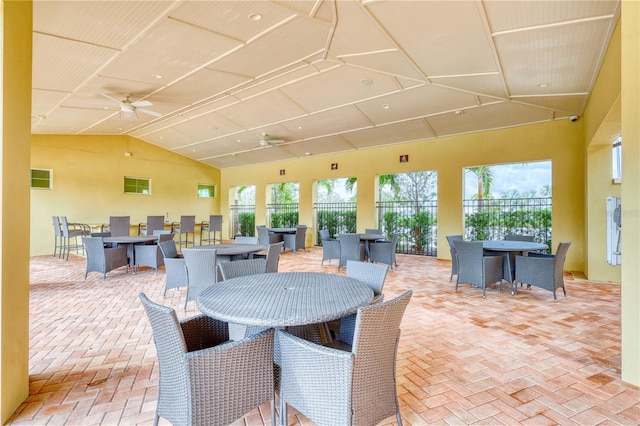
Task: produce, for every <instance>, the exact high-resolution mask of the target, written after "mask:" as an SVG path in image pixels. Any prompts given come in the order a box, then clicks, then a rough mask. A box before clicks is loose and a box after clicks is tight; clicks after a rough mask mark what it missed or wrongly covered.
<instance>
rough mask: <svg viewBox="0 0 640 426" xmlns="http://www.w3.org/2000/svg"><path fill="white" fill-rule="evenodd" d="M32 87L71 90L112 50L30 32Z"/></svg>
mask: <svg viewBox="0 0 640 426" xmlns="http://www.w3.org/2000/svg"><path fill="white" fill-rule="evenodd" d="M33 51H34V55H33V64H32V67H33V71H32V77H31V78H32V85H33V88H34V89H40V90H56V91H60V92H73V91H75V90H76V89H77V88H78V87H81V86H82V85H83V84H84V83H85V81H86V80H88V79H89V78H90V77H91V76H92V75H94V73H95V72H96V71H97V70H99V69H100V68H101V67H102V66H104V64H105V63H106V62H108V61H110V60H111V59H112V58H113V57H114V56H115V55H116V54H117V52H116V51H115V50H113V49H108V48H105V47H100V46H95V45H91V44H87V43H81V42H77V41H72V40H66V39H62V38H57V37H51V36H47V35H43V34H37V33H35V34H33Z"/></svg>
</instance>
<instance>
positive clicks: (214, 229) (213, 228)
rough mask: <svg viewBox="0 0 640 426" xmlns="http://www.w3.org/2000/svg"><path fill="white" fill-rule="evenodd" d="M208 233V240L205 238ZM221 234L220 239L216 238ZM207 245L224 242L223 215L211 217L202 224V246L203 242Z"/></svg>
mask: <svg viewBox="0 0 640 426" xmlns="http://www.w3.org/2000/svg"><path fill="white" fill-rule="evenodd" d="M205 232H206V233H207V236H206V238H205V237H204V235H203V234H204V233H205ZM218 232H219V233H220V237H219V238H216V236H217V235H218ZM211 233H213V237H211ZM203 241H204V242H205V243H213V244H215V243H216V242H218V243H219V242H221V241H222V215H221V214H212V215H210V216H209V220H205V221H202V222H200V245H202V242H203Z"/></svg>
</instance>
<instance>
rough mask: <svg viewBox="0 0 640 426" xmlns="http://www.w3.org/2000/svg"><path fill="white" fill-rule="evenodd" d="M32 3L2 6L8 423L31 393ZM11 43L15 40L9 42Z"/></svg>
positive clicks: (2, 278) (0, 389) (2, 336)
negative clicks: (27, 241)
mask: <svg viewBox="0 0 640 426" xmlns="http://www.w3.org/2000/svg"><path fill="white" fill-rule="evenodd" d="M31 11H32V3H31V2H29V1H25V2H7V1H5V2H1V3H0V25H1V28H2V31H1V33H2V56H1V59H0V61H1V65H2V66H1V67H0V68H1V71H0V72H1V73H2V103H1V104H0V116H1V117H2V119H1V121H0V129H1V130H2V131H1V132H0V133H1V136H0V138H1V139H0V144H1V146H2V154H1V158H2V173H1V174H0V182H1V186H2V201H1V208H0V215H1V218H0V235H1V237H2V244H1V245H0V287H1V296H0V314H1V317H2V323H1V324H0V342H1V343H0V344H1V349H0V382H1V383H2V384H1V385H0V393H1V394H0V412H1V421H2V424H4V423H5V422H6V421H7V419H8V418H9V416H11V414H12V413H13V412H14V411H15V410H16V408H18V406H19V405H20V403H22V401H23V400H24V399H25V398H26V397H27V396H28V394H29V377H28V368H29V364H28V363H29V247H28V244H26V243H25V241H26V240H27V239H28V238H29V198H28V197H25V195H24V194H25V192H26V191H28V182H29V143H28V142H29V135H30V133H31V122H30V117H31V32H32V25H31V15H32V13H31ZM9 40H10V42H9Z"/></svg>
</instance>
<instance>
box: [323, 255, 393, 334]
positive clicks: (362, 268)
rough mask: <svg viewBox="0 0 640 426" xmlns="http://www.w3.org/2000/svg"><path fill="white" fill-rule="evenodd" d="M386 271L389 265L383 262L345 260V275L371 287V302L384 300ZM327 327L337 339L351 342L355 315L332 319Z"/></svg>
mask: <svg viewBox="0 0 640 426" xmlns="http://www.w3.org/2000/svg"><path fill="white" fill-rule="evenodd" d="M388 271H389V267H388V266H387V265H384V264H378V263H370V262H357V261H355V260H349V261H347V272H346V276H347V277H349V278H355V279H356V280H358V281H362V282H363V283H365V284H366V285H368V286H369V287H371V290H373V295H374V296H375V297H374V301H372V302H371V303H379V302H382V301H383V300H384V295H383V294H382V289H383V288H384V281H385V279H386V278H387V272H388ZM328 327H329V330H331V331H332V332H333V334H334V335H335V336H337V337H338V339H340V340H342V341H344V342H349V343H351V341H352V340H353V333H355V328H356V315H355V314H354V315H348V316H346V317H342V318H340V319H339V320H337V321H332V322H330V323H329V324H328Z"/></svg>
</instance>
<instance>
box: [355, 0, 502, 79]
mask: <svg viewBox="0 0 640 426" xmlns="http://www.w3.org/2000/svg"><path fill="white" fill-rule="evenodd" d="M398 3H400V4H401V5H402V6H400V5H399V4H398ZM367 9H368V10H369V11H370V12H371V14H372V15H373V16H375V18H376V19H377V20H378V21H379V22H380V24H381V25H382V26H383V27H384V28H385V29H386V30H387V31H388V32H389V33H391V34H393V37H394V40H395V41H396V42H397V43H398V45H399V46H400V48H401V49H403V50H404V51H405V52H407V54H408V55H409V56H410V57H412V58H413V60H414V61H415V63H416V64H417V65H418V66H419V67H420V69H422V70H423V71H424V73H425V74H426V75H428V76H431V75H433V76H442V75H451V74H454V75H460V74H477V73H487V72H495V71H498V66H497V63H496V61H495V57H494V52H493V47H492V44H491V39H490V37H489V36H488V35H487V33H486V28H485V24H484V20H483V16H482V14H481V13H480V10H479V7H478V2H474V1H402V2H394V1H382V2H372V3H371V5H370V6H367ZM452 52H456V53H455V54H454V55H452V54H451V53H452Z"/></svg>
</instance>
